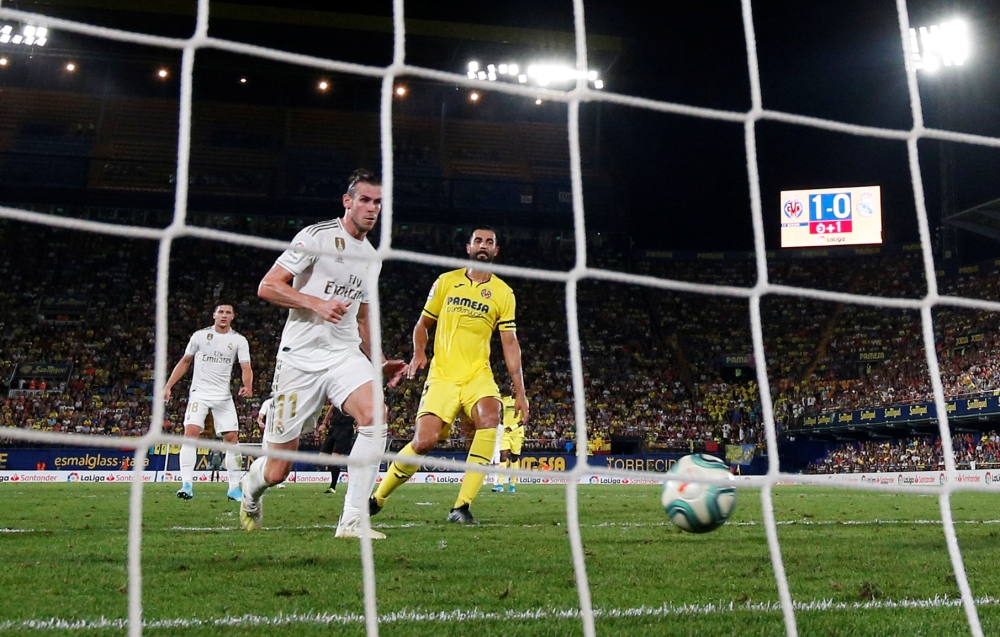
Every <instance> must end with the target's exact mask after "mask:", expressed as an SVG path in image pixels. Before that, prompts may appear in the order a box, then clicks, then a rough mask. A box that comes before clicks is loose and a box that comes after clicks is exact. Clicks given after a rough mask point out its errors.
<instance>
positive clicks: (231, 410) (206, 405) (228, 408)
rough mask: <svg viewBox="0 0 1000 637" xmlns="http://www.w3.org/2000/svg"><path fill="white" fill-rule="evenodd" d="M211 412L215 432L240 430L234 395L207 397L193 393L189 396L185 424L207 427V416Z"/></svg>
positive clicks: (222, 432)
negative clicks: (200, 396)
mask: <svg viewBox="0 0 1000 637" xmlns="http://www.w3.org/2000/svg"><path fill="white" fill-rule="evenodd" d="M209 412H211V413H212V419H213V420H214V421H215V433H219V434H224V433H229V432H230V431H239V430H240V421H239V418H238V417H237V416H236V404H235V403H233V397H232V396H230V397H229V398H219V399H211V398H210V399H205V398H199V397H198V396H196V395H194V394H191V395H189V396H188V404H187V411H185V412H184V424H185V426H186V425H197V426H198V427H201V428H202V429H204V428H205V418H206V417H208V414H209Z"/></svg>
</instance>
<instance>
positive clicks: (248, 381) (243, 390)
mask: <svg viewBox="0 0 1000 637" xmlns="http://www.w3.org/2000/svg"><path fill="white" fill-rule="evenodd" d="M240 370H241V371H242V372H243V386H242V387H240V391H239V395H240V396H242V397H243V398H250V397H251V396H253V370H252V369H250V362H249V361H247V362H246V363H240Z"/></svg>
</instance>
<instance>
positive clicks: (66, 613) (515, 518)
mask: <svg viewBox="0 0 1000 637" xmlns="http://www.w3.org/2000/svg"><path fill="white" fill-rule="evenodd" d="M175 489H176V485H166V484H152V485H147V486H146V491H145V493H146V498H145V504H144V506H145V509H144V537H143V545H142V554H143V577H144V581H143V590H144V595H143V606H144V618H145V622H146V629H145V633H146V634H150V635H182V634H183V635H205V636H206V637H207V636H212V637H219V636H228V635H248V634H249V635H252V634H257V635H289V636H294V637H308V636H311V635H329V634H337V635H363V634H364V623H363V620H362V619H361V617H362V614H363V602H362V593H361V590H362V579H361V568H360V550H359V545H358V542H357V541H356V540H336V539H334V537H333V531H334V528H335V526H336V522H337V517H338V515H339V513H340V511H341V507H342V504H343V493H342V492H343V491H346V487H342V488H341V489H340V491H341V493H338V494H336V495H327V494H324V493H323V492H322V487H321V486H318V485H317V486H312V485H309V486H306V485H295V486H290V487H289V488H287V489H284V490H280V491H273V490H272V491H271V492H270V493H269V494H268V495H267V496H266V498H265V517H264V525H265V529H264V530H263V531H261V532H258V533H245V532H243V531H242V530H240V529H239V524H238V521H237V517H236V509H237V506H236V505H235V504H234V503H231V502H228V501H226V499H225V485H224V484H215V485H198V486H197V487H196V489H197V490H196V497H195V499H194V500H192V501H190V502H186V501H182V500H179V499H177V498H176V497H174V490H175ZM457 490H458V487H457V485H427V486H425V485H406V486H404V487H402V488H401V489H400V490H399V491H397V492H396V495H394V496H393V499H392V500H391V501H390V502H389V504H388V506H387V507H386V509H385V510H384V511H383V512H382V514H380V515H379V516H378V517H377V518H374V520H373V521H374V523H375V526H376V528H379V529H380V530H382V531H384V532H385V533H386V534H387V535H388V539H386V540H383V541H380V542H376V543H375V545H374V548H375V562H376V574H377V586H378V595H379V597H378V608H379V613H380V617H381V620H382V621H381V625H380V632H381V634H382V635H387V636H397V635H398V636H417V635H428V636H430V635H434V636H450V635H455V636H458V635H470V634H475V635H477V637H485V636H489V635H497V636H500V635H503V636H504V637H517V636H521V635H525V636H526V635H579V634H582V627H581V622H580V619H579V618H578V616H577V612H578V608H579V603H578V598H577V591H576V584H575V580H574V575H573V566H572V559H571V555H570V548H569V542H568V535H567V527H566V508H565V506H566V505H565V489H564V488H563V487H555V486H525V487H520V488H519V489H518V493H516V494H507V493H503V494H494V493H491V492H489V491H488V489H484V491H483V492H482V493H481V494H480V496H479V499H477V501H476V503H475V505H474V507H473V511H474V512H475V514H476V515H477V517H478V518H479V519H480V521H481V522H482V524H480V525H479V526H474V527H462V526H457V525H451V524H446V523H445V522H444V518H445V516H446V515H447V513H448V509H449V508H450V506H451V504H452V502H453V500H454V497H455V495H456V493H457ZM774 501H775V513H776V516H777V519H778V520H779V523H780V524H781V526H780V527H779V539H780V540H781V545H782V551H783V558H784V563H785V568H786V571H787V573H788V578H789V585H790V587H791V592H792V596H793V599H794V600H795V602H796V604H797V605H799V610H798V611H797V613H796V617H797V621H798V628H799V633H800V634H802V635H838V636H839V635H844V636H847V635H871V636H883V635H911V636H916V635H967V634H969V627H968V624H967V623H966V619H965V614H964V611H963V610H962V608H961V606H959V605H958V604H957V603H956V600H957V599H958V587H957V584H956V582H955V577H954V574H953V573H952V570H953V569H952V567H951V564H950V562H949V560H948V555H947V550H946V548H945V541H944V533H943V530H942V527H941V524H940V514H939V509H938V499H937V498H936V497H931V496H919V495H895V494H877V493H861V492H851V491H846V490H835V489H821V488H798V487H781V488H777V489H776V490H775V493H774ZM998 504H1000V502H998V499H997V497H996V496H993V495H989V494H971V493H970V494H958V495H956V496H954V497H953V505H954V516H955V519H956V521H957V522H958V525H957V530H958V535H959V542H960V545H961V547H962V550H963V555H964V558H965V566H966V569H967V570H968V573H969V579H970V582H971V585H972V589H973V593H974V595H975V596H976V597H977V598H980V599H981V600H983V603H982V604H980V606H979V614H980V618H981V620H982V623H983V627H984V630H985V632H986V634H997V633H998V632H1000V600H998V598H1000V573H998V571H997V568H996V565H997V564H998V563H1000V520H998V519H997V518H1000V515H998V513H997V509H998ZM580 521H581V532H582V536H583V541H584V545H585V552H586V559H587V573H588V576H589V578H590V585H591V593H592V597H593V605H594V608H595V609H596V611H597V612H598V616H597V619H596V624H597V631H598V633H599V634H604V635H781V634H784V625H783V621H782V617H781V613H780V610H779V609H778V593H777V586H776V584H775V581H774V576H773V571H772V568H771V560H770V556H769V554H768V550H767V543H766V540H765V535H764V527H763V524H762V515H761V506H760V497H759V493H758V492H757V491H755V490H750V489H742V490H741V491H740V493H739V501H738V504H737V510H736V513H735V514H734V517H733V519H732V520H731V521H730V522H729V523H728V524H726V525H725V526H724V527H722V528H721V529H719V530H718V531H715V532H713V533H709V534H707V535H701V536H699V535H688V534H685V533H682V532H681V531H679V530H677V529H675V528H674V527H673V526H672V525H670V524H669V522H667V521H666V518H665V516H664V514H663V511H662V509H661V508H660V505H659V489H658V488H656V487H632V486H630V487H618V486H597V485H584V486H581V487H580ZM127 526H128V486H127V485H108V484H80V483H74V484H64V485H35V484H31V485H29V484H21V485H12V484H6V485H3V487H2V489H0V565H2V568H0V591H3V598H4V599H3V603H2V604H0V631H3V632H12V633H16V634H31V635H50V634H51V635H55V634H72V635H114V634H124V633H125V632H126V628H125V626H124V619H125V618H126V617H127V603H128V595H127V593H126V545H127V535H126V529H127Z"/></svg>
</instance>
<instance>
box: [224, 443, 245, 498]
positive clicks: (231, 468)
mask: <svg viewBox="0 0 1000 637" xmlns="http://www.w3.org/2000/svg"><path fill="white" fill-rule="evenodd" d="M242 464H243V455H242V454H240V453H237V452H235V451H227V452H226V472H227V473H228V474H229V490H230V491H232V490H233V489H235V488H236V487H238V486H240V478H241V477H243V476H242V471H241V470H240V466H241V465H242Z"/></svg>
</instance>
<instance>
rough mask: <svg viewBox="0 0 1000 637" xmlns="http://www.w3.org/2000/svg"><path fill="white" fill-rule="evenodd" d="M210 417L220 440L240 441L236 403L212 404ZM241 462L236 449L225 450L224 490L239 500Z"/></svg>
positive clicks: (232, 498) (234, 442) (241, 494)
mask: <svg viewBox="0 0 1000 637" xmlns="http://www.w3.org/2000/svg"><path fill="white" fill-rule="evenodd" d="M212 419H213V420H214V421H215V431H216V433H218V434H219V435H221V436H222V440H223V441H224V442H227V443H229V444H231V445H237V444H239V442H240V422H239V416H238V415H237V414H236V404H235V403H234V402H233V399H232V398H230V399H229V400H223V401H220V402H219V403H218V404H215V405H213V406H212ZM242 464H243V457H242V456H241V455H240V454H239V453H238V452H236V451H232V450H226V457H225V467H226V472H227V474H228V476H227V477H228V482H229V486H228V488H227V490H226V497H228V498H229V499H230V500H234V501H239V499H240V498H242V497H243V493H242V491H241V490H240V478H242V477H243V476H242V470H241V467H240V465H242Z"/></svg>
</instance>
